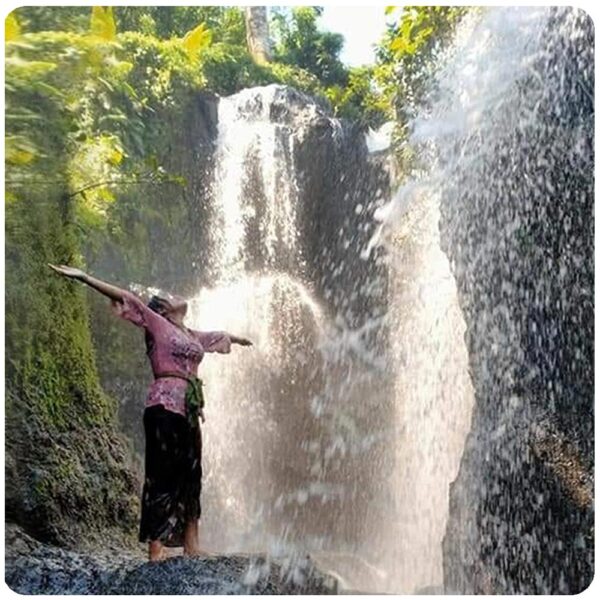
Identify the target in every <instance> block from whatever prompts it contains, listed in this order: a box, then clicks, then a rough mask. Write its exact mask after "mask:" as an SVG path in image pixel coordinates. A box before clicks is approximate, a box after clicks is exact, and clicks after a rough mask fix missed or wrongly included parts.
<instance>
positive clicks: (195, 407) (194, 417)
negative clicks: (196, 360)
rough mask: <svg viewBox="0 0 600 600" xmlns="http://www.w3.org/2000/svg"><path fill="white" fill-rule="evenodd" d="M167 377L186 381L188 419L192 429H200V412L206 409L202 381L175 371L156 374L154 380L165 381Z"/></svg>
mask: <svg viewBox="0 0 600 600" xmlns="http://www.w3.org/2000/svg"><path fill="white" fill-rule="evenodd" d="M166 377H177V378H178V379H185V380H186V381H187V383H188V384H187V387H186V388H185V406H186V408H187V417H188V421H189V423H190V425H191V426H192V428H195V427H198V411H199V410H202V409H203V408H204V393H203V391H202V386H203V385H204V384H203V382H202V380H201V379H200V378H199V377H196V376H195V375H184V374H183V373H177V372H175V371H165V372H163V373H155V374H154V379H164V378H166Z"/></svg>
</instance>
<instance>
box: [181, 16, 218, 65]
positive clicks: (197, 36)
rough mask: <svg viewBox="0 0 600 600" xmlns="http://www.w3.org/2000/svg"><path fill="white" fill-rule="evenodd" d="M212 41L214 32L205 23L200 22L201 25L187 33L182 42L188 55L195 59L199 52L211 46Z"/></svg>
mask: <svg viewBox="0 0 600 600" xmlns="http://www.w3.org/2000/svg"><path fill="white" fill-rule="evenodd" d="M211 41H212V32H211V31H210V30H209V29H207V27H206V24H205V23H200V25H198V26H197V27H194V29H192V30H191V31H188V32H187V33H186V34H185V36H184V37H183V41H182V43H183V47H184V48H185V50H186V52H187V53H188V56H189V57H190V58H191V59H194V58H196V57H197V56H198V53H199V52H201V51H202V50H205V49H206V48H208V47H209V46H210V43H211Z"/></svg>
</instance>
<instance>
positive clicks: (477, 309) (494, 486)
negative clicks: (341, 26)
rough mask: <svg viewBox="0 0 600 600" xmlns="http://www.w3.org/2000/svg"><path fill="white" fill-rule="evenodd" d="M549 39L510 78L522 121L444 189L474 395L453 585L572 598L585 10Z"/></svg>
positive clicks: (581, 582) (587, 301) (589, 542)
mask: <svg viewBox="0 0 600 600" xmlns="http://www.w3.org/2000/svg"><path fill="white" fill-rule="evenodd" d="M547 40H548V41H547V46H546V47H545V48H543V50H544V52H542V53H541V58H539V59H538V61H537V62H536V64H535V70H536V71H537V74H538V75H539V77H537V78H532V79H528V80H525V81H520V82H517V85H518V86H520V89H521V92H520V96H519V100H518V102H517V104H516V106H515V107H514V108H515V110H517V111H521V112H520V114H519V116H520V117H522V118H521V119H520V123H521V124H522V125H521V126H520V127H518V128H515V129H512V130H502V129H496V130H495V134H496V135H497V137H496V138H495V139H494V141H493V142H492V143H491V144H490V143H489V142H487V143H486V145H485V147H486V148H487V151H488V154H487V156H485V157H484V159H483V160H480V161H478V162H474V163H473V162H472V163H471V164H470V171H466V170H465V171H463V172H461V173H459V174H458V177H457V179H456V180H457V181H458V182H460V185H459V186H457V187H456V188H455V189H451V190H450V191H448V192H447V193H446V194H445V195H444V196H443V197H442V220H441V232H442V241H443V243H444V245H445V250H446V252H447V254H448V255H449V257H450V259H451V262H452V264H453V270H454V274H455V277H456V281H457V286H458V291H459V298H460V303H461V308H462V310H463V313H464V318H465V321H466V324H467V333H466V341H467V345H468V350H469V356H470V370H471V376H472V380H473V385H474V387H475V391H476V407H475V411H474V415H473V423H472V431H471V433H470V436H469V438H468V440H467V444H466V447H465V451H464V455H463V459H462V463H461V468H460V472H459V475H458V478H457V480H456V481H455V482H454V484H453V485H452V488H451V494H450V518H449V523H448V528H447V532H446V538H445V542H444V563H445V565H444V566H445V569H444V570H445V584H446V588H447V592H459V593H507V594H515V593H521V594H522V593H525V594H531V593H569V594H574V593H578V592H579V591H581V590H583V589H584V588H585V587H587V585H589V583H590V582H591V579H592V577H593V545H594V540H593V479H592V478H593V444H594V429H593V398H594V387H593V339H594V325H593V323H594V312H593V288H594V281H593V256H594V241H593V240H594V236H593V208H594V196H593V142H594V139H593V114H594V106H593V97H592V94H593V89H594V83H593V64H594V59H593V43H594V34H593V25H592V22H591V19H589V17H587V16H586V15H585V14H584V13H582V12H577V11H558V12H556V13H555V14H554V15H553V17H552V18H551V19H550V22H549V23H548V35H547ZM534 107H535V108H534ZM474 144H481V140H476V141H473V142H471V146H469V145H467V151H466V155H467V156H469V155H470V153H473V154H475V152H476V151H475V150H474ZM477 152H479V150H477Z"/></svg>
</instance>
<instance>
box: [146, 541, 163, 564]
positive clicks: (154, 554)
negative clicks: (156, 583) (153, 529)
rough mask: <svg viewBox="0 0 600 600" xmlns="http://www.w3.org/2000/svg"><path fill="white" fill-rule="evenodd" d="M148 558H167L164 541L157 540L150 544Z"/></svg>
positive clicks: (152, 559)
mask: <svg viewBox="0 0 600 600" xmlns="http://www.w3.org/2000/svg"><path fill="white" fill-rule="evenodd" d="M148 558H149V559H150V562H158V561H161V560H165V558H166V554H165V548H164V546H163V544H162V542H159V541H158V540H156V541H154V542H150V543H149V544H148Z"/></svg>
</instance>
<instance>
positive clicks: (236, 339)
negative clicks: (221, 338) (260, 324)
mask: <svg viewBox="0 0 600 600" xmlns="http://www.w3.org/2000/svg"><path fill="white" fill-rule="evenodd" d="M229 339H230V340H231V343H232V344H239V345H240V346H252V342H251V341H250V340H248V339H246V338H243V337H237V336H236V335H231V334H229Z"/></svg>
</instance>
